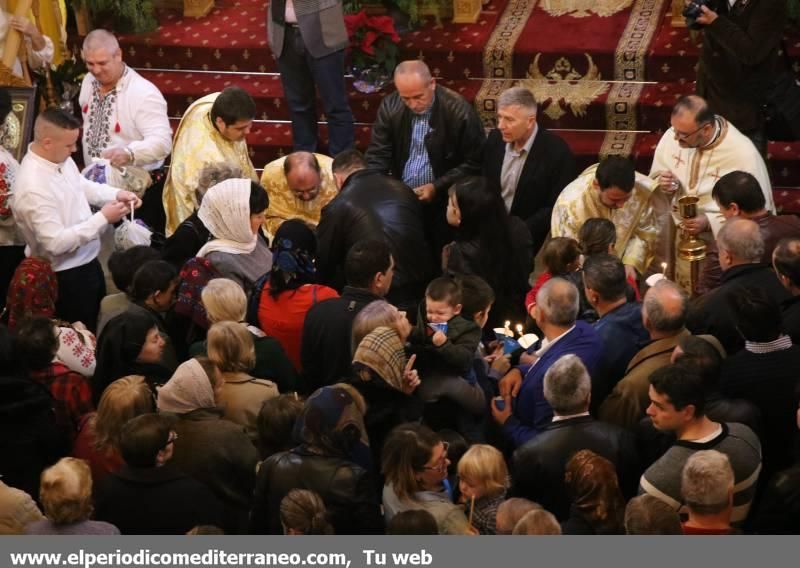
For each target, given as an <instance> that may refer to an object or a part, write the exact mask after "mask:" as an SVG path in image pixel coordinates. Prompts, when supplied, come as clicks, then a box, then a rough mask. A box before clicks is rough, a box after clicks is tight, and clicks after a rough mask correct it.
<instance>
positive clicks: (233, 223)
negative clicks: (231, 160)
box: [197, 178, 258, 257]
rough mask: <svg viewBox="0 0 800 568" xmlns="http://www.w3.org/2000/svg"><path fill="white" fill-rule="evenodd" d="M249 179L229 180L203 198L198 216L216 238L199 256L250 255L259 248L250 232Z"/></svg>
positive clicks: (216, 186)
mask: <svg viewBox="0 0 800 568" xmlns="http://www.w3.org/2000/svg"><path fill="white" fill-rule="evenodd" d="M250 183H251V182H250V180H249V179H242V178H234V179H226V180H225V181H223V182H220V183H218V184H217V185H213V186H211V187H210V188H209V190H208V191H207V192H206V194H205V196H204V197H203V202H202V203H201V204H200V210H199V211H198V212H197V216H198V217H200V220H201V221H202V222H203V224H204V225H205V226H206V228H207V229H208V230H209V231H210V232H211V234H212V235H214V237H215V239H214V240H212V241H210V242H208V243H206V244H205V245H204V246H203V248H201V249H200V251H199V252H198V253H197V256H199V257H204V256H206V255H207V254H208V253H210V252H214V251H219V252H228V253H231V254H249V253H251V252H253V250H254V249H255V248H256V241H257V239H258V236H257V235H254V234H253V231H252V230H251V229H250Z"/></svg>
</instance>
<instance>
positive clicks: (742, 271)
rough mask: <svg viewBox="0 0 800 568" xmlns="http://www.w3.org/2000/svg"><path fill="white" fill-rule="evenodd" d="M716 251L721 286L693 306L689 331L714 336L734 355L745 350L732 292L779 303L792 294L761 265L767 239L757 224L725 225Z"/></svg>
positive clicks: (738, 221) (745, 221)
mask: <svg viewBox="0 0 800 568" xmlns="http://www.w3.org/2000/svg"><path fill="white" fill-rule="evenodd" d="M717 248H718V249H719V264H720V266H721V267H722V279H721V283H720V286H719V288H717V289H716V290H713V291H712V292H710V293H708V294H706V295H705V296H702V297H700V298H698V299H697V300H696V301H695V302H694V303H693V305H692V306H691V308H690V311H689V318H688V321H687V327H688V328H689V330H690V331H691V332H692V333H694V334H701V333H708V334H710V335H713V336H714V337H716V338H717V339H719V341H720V343H721V344H722V346H723V347H724V348H725V351H726V352H727V353H728V354H731V355H732V354H734V353H737V352H738V351H739V350H741V349H742V348H743V347H744V340H743V339H742V336H741V334H740V333H739V331H738V329H737V328H736V322H735V321H734V319H733V316H732V314H731V308H730V302H731V298H732V295H733V291H734V290H736V289H738V288H742V287H753V288H761V289H762V290H763V291H764V292H766V293H767V295H768V296H770V297H771V298H773V299H774V300H776V301H777V302H782V301H784V300H786V299H787V298H788V297H789V293H788V292H787V291H786V290H785V289H784V288H783V286H781V284H780V282H779V281H778V279H777V278H776V277H775V273H774V271H773V270H772V267H771V266H770V265H769V264H768V263H765V262H762V257H763V255H764V238H763V237H762V235H761V230H760V229H759V227H758V224H757V223H756V222H755V221H751V220H750V219H738V218H734V219H729V220H728V221H726V222H725V224H724V225H723V226H722V228H721V229H720V231H719V234H718V235H717Z"/></svg>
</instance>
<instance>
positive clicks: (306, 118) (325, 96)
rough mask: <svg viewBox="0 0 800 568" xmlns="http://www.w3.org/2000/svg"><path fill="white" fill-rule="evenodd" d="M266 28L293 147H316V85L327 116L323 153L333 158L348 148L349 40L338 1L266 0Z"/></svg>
mask: <svg viewBox="0 0 800 568" xmlns="http://www.w3.org/2000/svg"><path fill="white" fill-rule="evenodd" d="M267 32H268V36H269V47H270V49H271V50H272V53H273V54H274V55H275V59H276V60H277V61H278V70H279V71H280V73H281V84H282V85H283V91H284V94H285V95H286V101H287V103H288V104H289V111H290V113H291V117H292V140H293V141H294V149H295V151H297V150H304V151H306V152H315V151H316V149H317V104H316V101H317V95H316V90H317V89H319V94H320V97H321V98H322V104H323V107H324V109H325V116H326V117H327V118H328V138H329V139H328V153H329V154H330V155H331V156H335V155H336V154H338V153H339V152H341V151H342V150H346V149H347V148H350V147H351V146H353V143H354V141H355V127H354V126H353V113H352V111H351V110H350V106H349V104H348V102H347V87H346V85H345V81H344V49H345V48H346V47H347V45H348V44H349V39H348V37H347V29H346V28H345V26H344V13H343V11H342V2H341V0H272V1H271V2H270V8H269V10H267Z"/></svg>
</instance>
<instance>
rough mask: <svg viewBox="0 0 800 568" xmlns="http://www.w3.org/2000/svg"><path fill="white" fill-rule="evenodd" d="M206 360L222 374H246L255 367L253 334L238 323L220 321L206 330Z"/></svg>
mask: <svg viewBox="0 0 800 568" xmlns="http://www.w3.org/2000/svg"><path fill="white" fill-rule="evenodd" d="M207 340H208V358H209V359H210V360H211V362H212V363H213V364H214V365H216V367H217V368H218V369H219V370H220V371H222V372H223V373H246V372H248V371H250V370H251V369H252V368H253V367H255V365H256V348H255V344H254V343H253V334H251V333H250V331H248V329H247V328H246V327H245V326H243V325H242V324H240V323H236V322H232V321H222V322H219V323H215V324H214V325H212V326H211V329H209V330H208V338H207Z"/></svg>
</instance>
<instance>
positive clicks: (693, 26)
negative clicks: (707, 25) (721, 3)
mask: <svg viewBox="0 0 800 568" xmlns="http://www.w3.org/2000/svg"><path fill="white" fill-rule="evenodd" d="M702 6H705V7H707V8H708V9H709V10H713V11H716V10H715V9H714V8H715V6H716V2H715V1H714V0H692V1H691V2H689V3H688V4H687V5H686V7H685V8H684V9H683V17H684V18H686V26H687V27H688V28H689V29H690V30H699V29H701V28H702V27H703V24H698V23H697V18H699V17H700V16H702V15H703V11H702V10H701V9H700V8H701V7H702Z"/></svg>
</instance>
